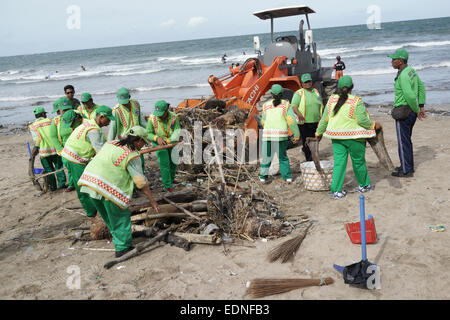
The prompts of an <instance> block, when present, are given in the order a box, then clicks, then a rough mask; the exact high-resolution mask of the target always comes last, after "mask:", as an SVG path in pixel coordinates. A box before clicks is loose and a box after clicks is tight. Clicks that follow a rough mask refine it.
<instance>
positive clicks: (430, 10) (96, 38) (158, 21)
mask: <svg viewBox="0 0 450 320" xmlns="http://www.w3.org/2000/svg"><path fill="white" fill-rule="evenodd" d="M424 3H426V5H424ZM298 5H307V6H309V7H311V8H312V9H313V10H314V11H316V13H315V14H313V15H311V17H310V20H311V24H312V28H313V29H314V28H315V29H317V28H325V27H336V26H346V25H357V24H366V23H367V21H368V19H371V17H375V16H379V17H380V20H381V23H383V22H390V21H402V20H415V19H427V18H437V17H448V16H450V1H448V0H439V1H438V0H428V1H426V2H424V1H419V0H396V1H392V0H388V1H375V0H360V1H351V2H350V1H337V0H321V1H317V0H316V1H307V0H300V1H277V0H258V1H253V0H248V1H243V0H227V1H219V0H215V1H211V0H191V1H185V0H183V1H181V0H175V1H171V0H165V1H155V0H127V1H112V0H14V1H12V0H1V1H0V56H11V55H21V54H34V53H43V52H55V51H69V50H78V49H89V48H101V47H115V46H122V45H134V44H147V43H157V42H170V41H179V40H190V39H202V38H215V37H224V36H235V35H248V34H261V33H267V32H270V22H269V20H260V19H258V18H257V17H255V16H254V15H253V13H254V12H256V11H261V10H265V9H271V8H279V7H286V6H298ZM373 6H375V7H373ZM373 8H375V11H373ZM368 9H369V12H368ZM370 9H372V11H371V10H370ZM297 24H298V18H283V19H278V20H276V21H275V31H290V30H296V28H297Z"/></svg>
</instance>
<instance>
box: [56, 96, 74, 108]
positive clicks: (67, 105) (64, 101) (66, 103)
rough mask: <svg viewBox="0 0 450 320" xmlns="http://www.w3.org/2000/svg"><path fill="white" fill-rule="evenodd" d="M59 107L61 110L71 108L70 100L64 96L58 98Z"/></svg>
mask: <svg viewBox="0 0 450 320" xmlns="http://www.w3.org/2000/svg"><path fill="white" fill-rule="evenodd" d="M59 108H60V109H61V110H70V109H73V107H72V101H70V100H69V99H68V98H66V97H64V98H61V99H59Z"/></svg>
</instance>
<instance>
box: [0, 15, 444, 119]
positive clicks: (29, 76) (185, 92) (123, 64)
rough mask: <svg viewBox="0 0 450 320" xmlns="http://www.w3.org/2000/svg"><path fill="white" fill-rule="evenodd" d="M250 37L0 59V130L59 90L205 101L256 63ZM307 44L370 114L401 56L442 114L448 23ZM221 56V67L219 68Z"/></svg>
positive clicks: (318, 38)
mask: <svg viewBox="0 0 450 320" xmlns="http://www.w3.org/2000/svg"><path fill="white" fill-rule="evenodd" d="M299 19H300V18H299ZM312 25H313V26H314V21H312ZM297 34H298V30H293V31H292V32H282V33H276V35H275V36H279V35H297ZM253 36H254V35H253V34H251V35H244V36H236V37H224V38H213V39H202V40H190V41H178V42H169V43H157V44H144V45H134V46H122V47H113V48H101V49H89V50H77V51H67V52H55V53H44V54H33V55H21V56H10V57H0V93H1V94H0V125H7V124H11V123H14V124H25V123H26V122H28V121H32V120H33V118H34V115H33V113H32V110H33V108H34V107H35V106H44V107H45V108H46V110H47V111H49V112H50V111H51V110H52V109H53V108H52V102H53V101H55V100H56V99H58V98H59V97H61V96H63V95H64V90H63V88H64V86H65V85H67V84H72V85H73V86H74V87H75V91H76V95H75V97H77V98H79V97H80V95H81V93H83V92H86V91H87V92H90V93H91V94H92V96H93V99H94V102H95V103H99V104H105V105H108V106H111V107H113V106H115V104H116V103H117V101H116V95H115V92H116V91H117V89H119V88H120V87H127V88H129V89H130V90H131V95H132V97H133V98H135V99H137V100H139V101H140V103H141V105H142V107H143V111H144V112H145V113H151V112H152V111H153V106H154V104H155V102H156V101H157V100H160V99H164V100H166V101H169V102H170V103H171V104H172V105H176V104H178V103H179V102H181V101H182V100H183V99H185V98H200V97H206V96H208V95H211V94H212V91H211V88H210V87H209V85H208V82H207V79H208V76H209V75H216V76H220V75H224V74H227V73H228V67H229V65H230V64H231V63H240V64H242V63H243V62H244V61H245V60H246V59H248V58H250V57H256V54H255V53H254V50H253ZM259 37H260V40H261V47H262V48H264V47H265V46H267V45H268V44H269V43H270V34H268V33H266V34H259ZM314 41H315V42H317V48H318V52H319V54H320V56H321V58H322V66H324V67H325V66H332V65H333V64H334V62H335V57H336V55H340V56H341V57H342V59H343V60H344V62H345V64H346V66H347V69H346V70H345V71H344V74H348V75H351V76H352V77H353V79H354V83H355V89H354V92H355V93H356V94H359V95H361V96H362V98H363V100H364V101H365V102H367V103H369V104H370V105H374V106H376V105H379V104H389V103H392V101H393V97H394V93H393V84H394V78H395V75H396V70H394V69H393V68H392V67H391V60H390V59H389V58H388V57H387V55H388V54H391V53H393V52H394V51H395V50H396V49H399V48H403V49H406V50H408V51H409V53H410V59H409V65H411V66H412V67H414V68H415V69H416V70H417V71H418V72H419V75H420V77H421V79H422V80H423V82H424V83H425V86H426V88H427V104H426V108H433V109H445V110H447V111H449V109H448V108H449V105H450V103H449V102H450V77H449V76H448V74H449V72H450V17H447V18H437V19H427V20H414V21H403V22H390V23H383V24H382V29H381V30H370V29H368V28H367V26H366V25H359V26H348V27H337V28H323V29H315V30H314ZM224 53H226V54H227V56H228V59H227V63H226V64H223V63H222V62H221V57H222V55H223V54H224ZM0 55H1V49H0ZM81 66H84V67H85V68H86V71H83V70H82V69H81ZM56 71H57V72H56ZM46 78H47V79H46Z"/></svg>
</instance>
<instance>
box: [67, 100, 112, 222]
mask: <svg viewBox="0 0 450 320" xmlns="http://www.w3.org/2000/svg"><path fill="white" fill-rule="evenodd" d="M111 120H115V118H114V117H113V115H112V110H111V108H109V107H107V106H100V107H98V108H97V111H96V116H95V119H93V120H87V121H84V122H83V123H82V124H81V125H80V126H78V127H77V128H76V129H75V130H74V131H73V132H72V134H71V135H70V137H69V139H68V140H67V142H66V144H65V146H64V149H63V151H62V153H61V156H62V157H63V158H64V159H66V162H65V163H66V165H68V166H69V167H70V170H71V172H72V182H73V184H74V185H75V189H76V191H77V194H78V198H79V199H80V202H81V205H82V206H83V208H84V210H85V211H86V214H87V216H88V217H92V218H93V217H95V215H96V213H97V209H96V208H95V206H94V205H93V203H92V202H91V201H90V199H89V196H88V195H86V194H85V193H81V192H80V188H79V187H78V180H79V179H80V177H81V175H82V174H83V171H84V169H85V168H86V165H87V164H88V163H89V161H90V160H91V159H92V158H93V157H94V156H95V155H96V154H97V153H98V152H99V151H100V149H101V148H102V147H103V144H104V143H105V141H106V139H105V137H104V135H103V132H102V129H101V128H102V127H106V126H107V125H109V122H110V121H111Z"/></svg>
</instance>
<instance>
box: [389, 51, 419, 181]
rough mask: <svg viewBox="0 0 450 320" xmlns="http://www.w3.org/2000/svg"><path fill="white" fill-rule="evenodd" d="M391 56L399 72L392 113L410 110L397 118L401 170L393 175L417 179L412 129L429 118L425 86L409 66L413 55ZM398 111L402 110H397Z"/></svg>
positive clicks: (399, 54)
mask: <svg viewBox="0 0 450 320" xmlns="http://www.w3.org/2000/svg"><path fill="white" fill-rule="evenodd" d="M388 57H389V58H391V59H392V67H393V68H394V69H397V70H398V73H397V77H396V78H395V84H394V92H395V100H394V110H393V112H392V114H393V115H394V114H395V113H396V112H395V111H399V110H405V111H406V112H405V113H404V115H403V116H402V117H401V118H397V119H395V128H396V131H397V142H398V155H399V158H400V167H397V168H396V170H395V171H394V172H392V176H394V177H406V178H408V177H412V176H414V155H413V144H412V141H411V136H412V130H413V127H414V124H415V123H416V119H419V120H422V119H425V118H426V117H427V115H426V114H425V110H424V106H425V86H424V85H423V82H422V81H421V80H420V78H419V75H418V74H417V72H416V70H414V69H413V68H411V67H410V66H408V57H409V54H408V52H407V51H406V50H403V49H399V50H397V51H396V52H395V53H394V54H393V55H389V56H388ZM396 108H400V109H397V110H395V109H396Z"/></svg>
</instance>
